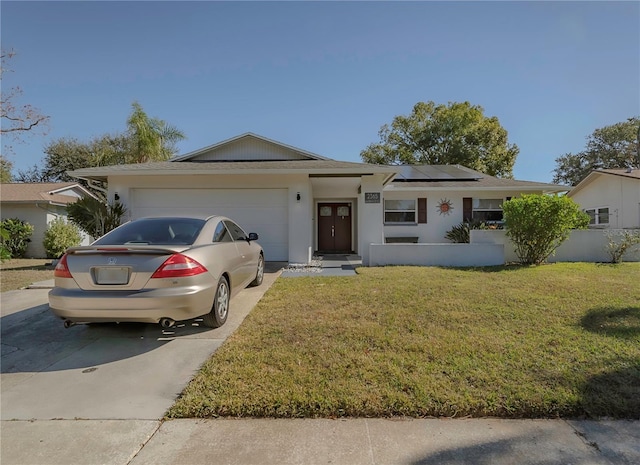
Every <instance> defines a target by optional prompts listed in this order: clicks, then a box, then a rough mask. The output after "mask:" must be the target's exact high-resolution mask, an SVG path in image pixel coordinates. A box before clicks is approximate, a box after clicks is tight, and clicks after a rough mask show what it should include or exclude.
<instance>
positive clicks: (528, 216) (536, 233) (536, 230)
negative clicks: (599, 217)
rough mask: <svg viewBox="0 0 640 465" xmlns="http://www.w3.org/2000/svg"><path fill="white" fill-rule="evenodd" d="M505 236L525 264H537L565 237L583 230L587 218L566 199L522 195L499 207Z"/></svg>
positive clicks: (562, 197) (586, 224) (587, 222)
mask: <svg viewBox="0 0 640 465" xmlns="http://www.w3.org/2000/svg"><path fill="white" fill-rule="evenodd" d="M502 209H503V212H504V225H505V229H506V235H507V237H508V238H509V239H511V241H512V242H513V243H514V245H515V248H516V255H517V256H518V258H519V259H520V262H521V263H523V264H526V265H539V264H540V263H542V262H544V261H545V260H546V259H547V258H548V257H549V255H551V254H553V253H555V250H556V249H557V248H558V246H559V245H560V244H562V243H563V242H564V241H565V240H566V239H567V238H568V237H569V234H570V232H571V230H572V229H585V228H586V227H587V226H588V224H589V216H588V215H587V214H586V213H584V212H582V211H580V208H579V206H578V204H577V203H575V202H574V201H573V200H572V199H570V198H569V197H566V196H557V195H556V196H551V195H538V194H532V195H523V196H522V197H519V198H514V199H511V200H509V201H507V202H504V203H503V204H502Z"/></svg>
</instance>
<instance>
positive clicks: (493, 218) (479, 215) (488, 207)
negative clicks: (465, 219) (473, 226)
mask: <svg viewBox="0 0 640 465" xmlns="http://www.w3.org/2000/svg"><path fill="white" fill-rule="evenodd" d="M472 218H473V219H474V220H475V221H481V222H483V223H499V222H502V199H473V216H472Z"/></svg>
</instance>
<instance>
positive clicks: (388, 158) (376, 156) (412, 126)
mask: <svg viewBox="0 0 640 465" xmlns="http://www.w3.org/2000/svg"><path fill="white" fill-rule="evenodd" d="M378 135H379V136H380V142H378V143H375V144H371V145H369V146H368V147H367V148H366V149H364V150H363V151H362V152H360V156H361V157H362V159H363V160H364V161H365V162H367V163H377V164H385V165H392V164H402V165H404V164H431V165H444V164H448V165H451V164H460V165H463V166H466V167H468V168H472V169H475V170H478V171H481V172H483V173H486V174H489V175H492V176H498V177H503V178H511V177H512V176H513V175H512V170H513V164H514V163H515V160H516V156H517V155H518V152H519V149H518V147H517V146H516V145H515V144H509V142H508V140H507V131H506V129H504V128H503V127H502V126H501V125H500V122H499V121H498V118H496V117H495V116H492V117H488V116H485V115H484V109H483V108H482V107H481V106H479V105H471V104H470V103H469V102H462V103H459V102H450V103H449V104H448V105H442V104H440V105H436V104H435V103H434V102H418V103H417V104H416V105H415V106H414V107H413V111H412V112H411V114H410V115H408V116H403V115H400V116H396V117H395V118H394V119H393V121H392V123H391V125H387V124H385V125H384V126H382V127H381V128H380V131H379V132H378Z"/></svg>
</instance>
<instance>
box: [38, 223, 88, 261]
mask: <svg viewBox="0 0 640 465" xmlns="http://www.w3.org/2000/svg"><path fill="white" fill-rule="evenodd" d="M80 242H82V236H81V235H80V230H79V229H78V227H77V226H76V225H75V224H72V223H67V222H66V221H65V220H64V218H56V219H55V220H53V221H52V222H51V223H49V228H48V229H47V231H46V232H45V233H44V240H43V241H42V245H43V246H44V250H45V251H46V252H47V257H49V258H59V257H60V256H62V254H63V253H64V252H65V251H66V250H67V249H68V248H69V247H75V246H77V245H80Z"/></svg>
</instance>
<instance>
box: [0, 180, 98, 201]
mask: <svg viewBox="0 0 640 465" xmlns="http://www.w3.org/2000/svg"><path fill="white" fill-rule="evenodd" d="M70 189H80V190H82V191H83V192H84V193H86V194H88V192H87V191H86V190H85V189H84V188H83V187H82V186H81V185H80V184H78V183H76V182H46V183H3V184H1V185H0V192H1V194H2V195H1V198H2V202H3V203H39V202H46V203H49V204H58V205H67V204H70V203H74V202H75V201H77V200H78V197H76V196H73V195H65V194H64V192H65V191H68V190H70Z"/></svg>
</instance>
